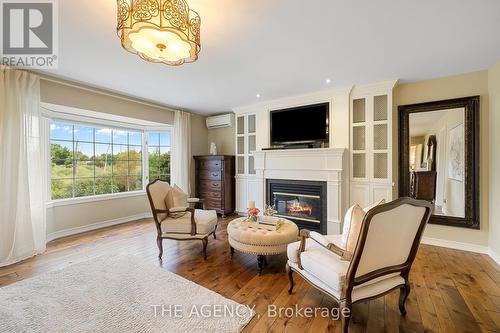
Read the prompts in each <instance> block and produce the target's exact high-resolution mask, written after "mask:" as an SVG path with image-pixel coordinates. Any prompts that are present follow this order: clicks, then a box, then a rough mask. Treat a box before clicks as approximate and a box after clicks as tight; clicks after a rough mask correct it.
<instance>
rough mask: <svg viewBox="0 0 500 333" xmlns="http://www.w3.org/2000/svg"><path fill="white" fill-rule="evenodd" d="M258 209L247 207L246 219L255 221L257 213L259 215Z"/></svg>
mask: <svg viewBox="0 0 500 333" xmlns="http://www.w3.org/2000/svg"><path fill="white" fill-rule="evenodd" d="M259 213H260V209H258V208H256V207H252V208H248V210H247V214H248V220H249V221H251V222H257V215H259Z"/></svg>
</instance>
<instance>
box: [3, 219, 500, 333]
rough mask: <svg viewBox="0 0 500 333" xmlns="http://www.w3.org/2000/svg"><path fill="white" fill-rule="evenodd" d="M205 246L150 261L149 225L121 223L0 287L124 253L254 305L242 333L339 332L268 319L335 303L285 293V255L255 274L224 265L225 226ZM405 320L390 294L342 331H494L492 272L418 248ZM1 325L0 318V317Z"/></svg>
mask: <svg viewBox="0 0 500 333" xmlns="http://www.w3.org/2000/svg"><path fill="white" fill-rule="evenodd" d="M229 220H230V218H228V219H226V220H222V219H221V220H220V222H219V228H218V231H217V239H216V240H214V239H213V238H212V237H211V238H210V240H209V244H208V260H207V261H204V260H203V256H202V244H201V242H198V241H193V242H176V241H173V240H165V242H164V250H165V251H164V257H163V263H161V264H160V262H159V261H158V259H157V255H158V250H157V247H156V243H155V237H156V230H155V228H154V225H153V222H152V220H142V221H138V222H133V223H128V224H123V225H119V226H114V227H110V228H106V229H101V230H97V231H92V232H88V233H85V234H81V235H75V236H71V237H67V238H64V239H59V240H56V241H53V242H51V243H49V245H48V248H47V252H46V253H44V254H43V255H39V256H37V257H35V258H32V259H29V260H26V261H23V262H21V263H18V264H15V265H12V266H8V267H4V268H0V286H6V285H8V284H11V283H14V282H16V281H19V280H22V279H25V278H28V277H31V276H35V275H38V274H40V273H42V272H46V271H51V270H56V269H60V268H62V267H65V266H67V265H70V264H72V263H75V262H80V261H85V260H88V259H89V258H94V257H97V256H101V255H105V254H113V253H119V252H126V253H130V254H134V255H136V256H139V257H142V258H145V259H146V260H148V261H150V262H151V263H152V264H155V265H160V266H162V267H163V268H165V269H167V270H169V271H172V272H174V273H177V274H179V275H181V276H183V277H185V278H187V279H189V280H191V281H194V282H196V283H198V284H201V285H203V286H205V287H207V288H209V289H211V290H213V291H215V292H218V293H219V294H221V295H223V296H225V297H228V298H230V299H233V300H235V301H237V302H240V303H244V304H249V305H256V311H257V313H258V315H256V316H255V317H254V319H253V320H252V321H251V322H250V324H249V325H248V326H247V327H246V328H245V329H244V332H311V333H316V332H340V321H334V320H332V319H330V318H324V317H321V316H318V317H315V318H304V317H287V316H281V317H268V316H267V315H266V314H267V311H268V305H269V304H273V305H276V306H277V307H291V306H295V304H298V305H299V306H302V307H330V308H332V307H335V306H336V305H335V303H334V302H333V301H332V300H331V299H330V298H328V297H326V296H325V295H324V294H322V293H321V292H319V291H317V290H316V289H314V288H313V287H311V286H310V285H309V284H308V283H306V282H305V281H304V280H302V279H300V278H299V277H298V276H297V275H295V276H296V287H295V289H294V293H293V294H292V295H288V293H287V289H288V278H287V276H286V274H285V268H284V267H285V263H286V255H281V256H274V257H269V258H268V266H266V267H265V269H264V274H263V275H262V276H258V269H257V258H256V257H255V256H251V255H248V254H243V253H238V252H236V253H235V256H234V258H233V260H230V258H229V257H230V255H229V247H228V243H227V235H226V225H227V222H228V221H229ZM410 280H411V287H412V291H411V293H410V296H409V298H408V301H407V310H408V314H407V316H406V317H402V316H400V314H399V310H398V292H393V293H391V294H389V295H387V296H385V297H383V298H379V299H376V300H374V301H370V302H366V303H360V304H357V305H355V306H354V310H353V318H352V320H351V327H350V332H471V333H476V332H500V267H499V266H498V265H496V263H495V262H494V261H493V260H491V259H490V258H489V257H488V256H486V255H482V254H476V253H471V252H464V251H457V250H450V249H445V248H439V247H434V246H428V245H422V246H421V247H420V250H419V253H418V256H417V259H416V260H415V263H414V266H413V269H412V272H411V275H410ZM0 320H1V318H0Z"/></svg>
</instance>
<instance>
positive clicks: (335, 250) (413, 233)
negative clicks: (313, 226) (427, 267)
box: [287, 198, 432, 332]
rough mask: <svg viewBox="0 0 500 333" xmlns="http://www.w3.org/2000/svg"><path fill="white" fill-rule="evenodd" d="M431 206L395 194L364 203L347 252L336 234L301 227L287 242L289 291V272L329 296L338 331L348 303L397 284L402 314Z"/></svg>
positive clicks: (345, 319) (346, 321)
mask: <svg viewBox="0 0 500 333" xmlns="http://www.w3.org/2000/svg"><path fill="white" fill-rule="evenodd" d="M431 212H432V206H431V204H430V203H429V202H427V201H419V200H414V199H410V198H401V199H398V200H395V201H393V202H391V203H388V204H382V205H378V206H376V207H374V208H372V209H370V210H369V211H368V212H367V213H366V215H365V216H364V219H363V220H362V223H361V229H360V232H359V237H358V238H357V244H356V246H355V249H354V251H353V252H349V251H346V250H345V249H343V248H342V247H341V244H342V242H341V238H342V235H328V236H323V235H321V234H318V233H316V232H310V231H308V230H305V229H303V230H301V232H300V234H301V237H302V239H301V241H300V242H296V243H292V244H289V245H288V262H287V272H288V276H289V279H290V289H289V293H292V291H293V286H294V282H293V272H297V273H298V274H299V275H301V276H302V277H303V278H304V279H305V280H307V281H308V282H309V283H311V284H312V285H313V286H314V287H316V288H317V289H319V290H321V291H323V292H324V293H326V294H327V295H329V296H330V297H332V298H334V299H335V300H336V301H337V302H338V304H339V305H340V307H341V309H344V308H347V309H349V316H342V332H348V326H349V319H350V311H351V309H352V304H354V303H356V302H360V301H365V300H369V299H372V298H376V297H379V296H382V295H384V294H386V293H389V292H390V291H392V290H394V289H398V288H399V289H400V297H399V310H400V312H401V314H402V315H405V314H406V310H405V302H406V298H407V297H408V294H409V292H410V284H409V282H408V275H409V273H410V268H411V265H412V263H413V260H414V259H415V256H416V254H417V250H418V246H419V244H420V239H421V237H422V233H423V231H424V228H425V226H426V224H427V222H428V221H429V217H430V215H431Z"/></svg>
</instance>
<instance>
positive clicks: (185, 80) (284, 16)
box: [46, 0, 500, 114]
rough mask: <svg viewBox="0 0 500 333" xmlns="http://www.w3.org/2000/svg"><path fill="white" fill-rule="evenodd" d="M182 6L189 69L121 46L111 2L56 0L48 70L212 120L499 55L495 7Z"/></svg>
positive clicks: (341, 3)
mask: <svg viewBox="0 0 500 333" xmlns="http://www.w3.org/2000/svg"><path fill="white" fill-rule="evenodd" d="M187 1H188V3H189V4H190V6H191V8H193V9H194V10H197V11H198V12H199V13H200V15H201V18H202V51H201V53H200V59H199V60H198V61H197V62H195V63H192V64H186V65H183V66H180V67H169V66H166V65H162V64H152V63H148V62H145V61H143V60H141V59H140V58H139V57H137V56H134V55H132V54H130V53H128V52H126V51H124V50H123V49H122V48H121V46H120V41H119V39H118V37H117V36H116V30H115V28H116V1H115V0H92V1H89V0H63V1H59V11H60V14H59V18H60V19H59V24H60V27H59V31H60V42H59V49H60V51H59V69H57V70H55V71H47V72H46V73H47V74H50V75H55V76H58V77H61V78H66V79H70V80H73V81H78V82H82V83H86V84H89V85H91V86H95V87H100V88H105V89H109V90H112V91H116V92H120V93H124V94H127V95H131V96H135V97H139V98H142V99H145V100H149V101H153V102H156V103H160V104H164V105H169V106H174V107H177V108H182V109H187V110H191V111H194V112H197V113H204V114H213V113H221V112H225V111H230V110H231V109H232V108H233V107H236V106H241V105H246V104H252V103H255V102H256V101H257V99H256V94H257V93H259V94H261V96H262V97H261V100H268V99H275V98H279V97H284V96H289V95H296V94H302V93H306V92H311V91H318V90H323V89H327V88H332V87H346V86H349V85H352V84H362V83H371V82H377V81H382V80H388V79H395V78H399V79H401V80H402V81H403V82H405V81H414V80H422V79H429V78H433V77H439V76H446V75H451V74H458V73H465V72H470V71H476V70H481V69H486V68H488V67H490V66H491V65H492V64H493V63H494V62H495V61H496V60H497V59H500V39H499V36H500V1H498V0H476V1H468V0H419V1H414V0H377V1H373V0H365V1H360V0H350V1H346V0H251V1H244V0H187ZM326 78H331V80H332V83H331V84H330V85H329V86H328V85H327V84H326V83H325V79H326Z"/></svg>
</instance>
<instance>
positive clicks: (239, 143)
mask: <svg viewBox="0 0 500 333" xmlns="http://www.w3.org/2000/svg"><path fill="white" fill-rule="evenodd" d="M256 150H257V115H256V114H255V113H250V114H239V115H237V116H236V188H237V191H236V211H237V212H240V213H243V212H246V205H247V202H248V200H250V199H249V198H250V196H249V194H248V191H249V190H250V189H251V185H252V184H251V180H252V179H254V178H255V157H254V156H253V153H254V152H255V151H256ZM252 200H253V199H252Z"/></svg>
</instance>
